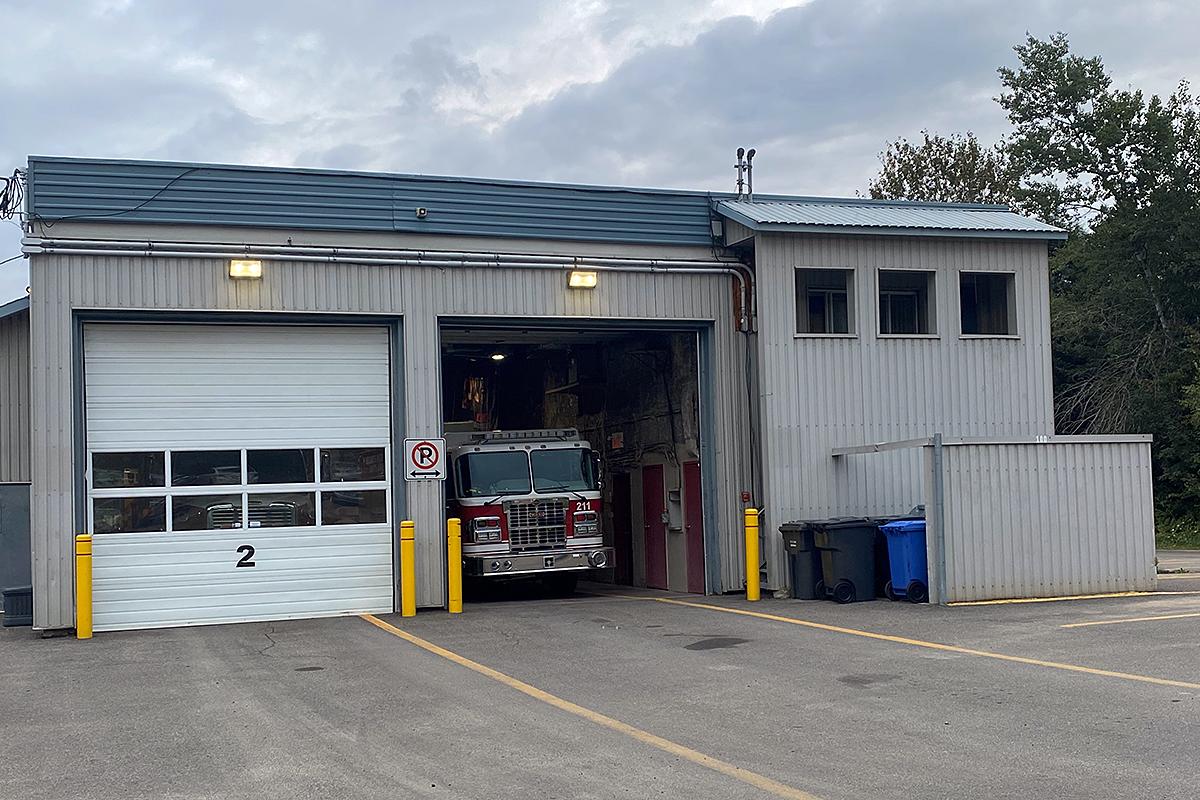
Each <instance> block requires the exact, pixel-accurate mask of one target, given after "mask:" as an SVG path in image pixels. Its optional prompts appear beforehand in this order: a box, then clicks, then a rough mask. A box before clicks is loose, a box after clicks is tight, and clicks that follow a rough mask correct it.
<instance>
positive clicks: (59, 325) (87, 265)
mask: <svg viewBox="0 0 1200 800" xmlns="http://www.w3.org/2000/svg"><path fill="white" fill-rule="evenodd" d="M143 235H145V232H143ZM230 238H231V239H233V238H235V235H234V234H232V233H231V234H230ZM392 245H393V246H403V242H402V240H393V241H392ZM509 246H510V247H511V246H512V244H511V243H509ZM442 249H449V250H455V249H471V250H487V249H488V241H487V240H480V239H457V238H447V239H446V241H445V243H444V247H443V248H442ZM532 249H533V246H531V250H532ZM702 253H703V255H701V254H700V253H697V252H696V251H694V250H688V251H684V252H681V251H680V250H676V249H673V248H667V247H658V248H652V247H647V248H646V253H645V255H646V257H648V258H671V257H690V258H697V257H708V251H707V250H705V251H702ZM226 268H227V265H226V261H225V260H224V259H170V258H153V259H148V258H138V257H116V256H104V257H91V256H34V257H33V259H32V265H31V273H32V275H31V278H32V282H33V307H32V311H33V317H32V320H33V329H34V337H33V340H34V342H35V343H36V345H37V346H36V349H35V350H34V352H33V359H32V361H33V396H34V397H35V398H37V399H38V400H37V403H36V404H35V406H34V418H33V444H34V459H33V460H34V465H33V466H34V475H36V476H37V477H36V480H35V481H34V493H33V498H32V516H33V536H34V541H33V546H34V583H35V587H36V591H35V597H36V598H38V599H37V601H36V603H37V605H36V608H35V615H36V618H35V624H36V625H38V626H39V627H51V628H53V627H67V626H70V625H72V624H73V619H72V588H71V574H72V568H71V558H72V556H71V541H72V540H71V537H72V534H73V532H74V530H73V529H74V517H73V513H72V509H73V477H74V476H75V475H77V474H78V472H79V470H78V469H77V466H76V465H75V464H74V463H73V458H74V455H73V440H72V428H73V420H72V411H73V409H72V376H71V370H70V369H69V368H68V367H67V365H70V364H71V363H72V362H71V359H72V346H73V341H72V338H73V327H72V311H73V309H159V310H172V309H173V310H240V311H258V310H268V311H286V312H303V313H338V312H353V313H367V314H381V315H401V314H402V315H403V316H404V366H405V374H406V376H407V381H406V385H405V387H404V391H405V397H404V401H405V409H404V410H405V421H406V428H407V430H406V431H405V433H406V435H409V436H414V435H432V434H434V433H436V432H437V431H440V430H441V419H440V418H441V405H440V388H439V387H440V378H439V371H440V353H439V344H438V327H437V319H438V317H439V316H450V315H454V316H465V315H497V316H503V317H506V318H512V317H547V316H548V317H560V318H561V317H593V318H614V319H628V320H636V319H680V320H715V325H714V331H715V333H714V337H715V340H714V345H715V347H714V363H713V373H714V384H715V400H714V405H715V412H716V414H715V419H716V424H715V426H714V427H715V433H716V441H715V442H714V443H713V444H714V449H715V461H716V464H715V467H716V472H717V475H716V485H717V486H718V487H719V490H718V498H717V500H718V504H719V514H718V517H719V519H718V520H717V524H718V525H719V536H720V541H721V543H722V551H723V552H722V578H723V583H724V585H725V586H727V587H738V586H741V585H742V576H741V572H742V570H741V567H740V556H738V553H740V548H741V541H740V540H741V536H740V527H739V526H740V513H741V507H740V503H739V502H738V492H739V491H740V490H741V488H742V487H743V486H744V485H745V484H746V482H747V481H746V480H745V479H744V478H743V476H744V475H745V474H746V473H747V471H748V467H747V466H746V465H747V463H748V462H747V460H748V457H749V451H748V445H747V439H748V437H747V436H746V435H745V425H744V420H745V417H746V412H745V408H746V404H747V395H746V388H745V372H744V367H743V359H744V354H745V346H744V344H743V343H742V341H741V336H742V335H741V334H738V333H737V332H736V331H735V330H734V327H733V311H732V295H733V293H732V291H731V290H730V278H729V277H728V276H724V275H713V276H707V275H700V276H695V275H677V274H663V273H656V274H629V273H607V272H606V273H603V274H602V275H601V279H600V285H599V287H598V288H597V289H596V290H594V291H590V292H568V291H567V290H566V288H565V278H564V273H563V272H561V271H559V270H511V269H497V268H494V267H493V268H480V269H446V270H442V269H436V268H403V267H385V266H378V265H356V264H333V263H307V262H267V263H266V264H265V265H264V276H263V279H262V280H261V281H231V280H229V279H228V278H227V276H226V274H225V273H226ZM407 502H408V514H409V516H410V517H412V518H413V519H414V520H415V521H416V523H417V530H418V559H417V564H418V575H417V587H418V602H419V603H420V604H421V605H424V606H436V605H441V604H442V602H443V580H444V574H445V573H444V569H445V553H444V548H443V547H442V541H443V535H442V530H441V527H442V521H443V517H444V501H443V496H442V487H441V485H440V484H438V483H430V482H419V483H414V484H410V485H409V486H408V495H407Z"/></svg>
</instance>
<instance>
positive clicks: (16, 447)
mask: <svg viewBox="0 0 1200 800" xmlns="http://www.w3.org/2000/svg"><path fill="white" fill-rule="evenodd" d="M30 470H31V464H30V457H29V312H28V311H20V312H17V313H16V314H12V315H11V316H8V317H4V318H3V319H0V483H27V482H28V481H29V476H30Z"/></svg>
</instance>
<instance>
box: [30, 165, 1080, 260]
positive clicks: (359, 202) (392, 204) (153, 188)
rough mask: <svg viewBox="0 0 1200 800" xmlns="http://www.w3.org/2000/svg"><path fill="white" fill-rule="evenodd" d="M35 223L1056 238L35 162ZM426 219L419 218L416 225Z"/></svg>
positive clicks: (765, 205) (759, 206) (876, 204)
mask: <svg viewBox="0 0 1200 800" xmlns="http://www.w3.org/2000/svg"><path fill="white" fill-rule="evenodd" d="M28 187H29V192H28V200H27V207H28V210H29V213H30V215H31V217H32V219H34V220H35V221H39V222H42V223H43V224H44V225H46V226H47V227H50V228H52V227H53V225H54V223H56V222H61V221H66V220H80V221H104V222H111V223H131V222H136V223H161V224H175V225H179V224H184V225H187V224H193V225H224V226H243V227H258V228H285V229H299V230H303V229H307V230H347V231H401V232H405V233H429V234H449V235H473V236H499V237H519V238H527V239H560V240H578V241H607V242H627V243H635V244H680V245H711V244H712V243H713V231H712V218H713V215H714V212H715V213H718V214H722V215H725V216H727V217H729V218H731V219H735V220H737V221H739V222H741V223H743V224H745V225H748V226H749V227H751V228H753V229H755V230H796V231H806V232H826V233H864V234H880V233H890V234H893V235H922V236H924V235H957V236H1019V237H1023V238H1045V239H1061V238H1065V236H1066V234H1065V233H1064V232H1062V231H1060V230H1059V229H1057V228H1053V227H1051V226H1049V225H1043V224H1042V223H1040V222H1036V221H1035V220H1030V219H1027V218H1025V217H1021V216H1019V215H1017V214H1013V213H1012V212H1010V211H1008V210H1007V209H1005V208H1004V207H1003V206H980V205H969V204H949V203H919V202H917V203H914V202H906V201H881V200H844V199H835V198H814V197H798V196H781V195H760V196H759V199H758V200H756V201H755V202H752V203H751V202H745V201H741V200H737V199H735V198H734V196H733V195H731V194H728V193H724V192H703V191H687V190H677V189H639V188H626V187H614V186H592V185H584V184H563V183H536V182H530V181H514V180H495V179H485V178H463V177H445V176H431V175H405V174H387V173H373V172H344V171H337V170H315V169H301V168H296V167H255V166H233V165H223V164H196V163H183V162H168V161H126V160H119V159H89V158H59V157H48V156H30V157H29V172H28ZM418 209H424V210H425V212H426V213H425V214H424V215H420V213H419V211H418Z"/></svg>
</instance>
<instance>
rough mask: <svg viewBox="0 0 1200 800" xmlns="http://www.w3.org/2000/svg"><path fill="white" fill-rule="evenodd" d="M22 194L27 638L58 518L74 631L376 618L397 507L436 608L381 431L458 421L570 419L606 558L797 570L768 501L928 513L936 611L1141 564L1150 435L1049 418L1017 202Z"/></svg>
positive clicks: (1041, 290) (207, 185)
mask: <svg viewBox="0 0 1200 800" xmlns="http://www.w3.org/2000/svg"><path fill="white" fill-rule="evenodd" d="M26 181H27V201H26V204H27V205H26V214H27V217H26V218H27V232H26V238H25V240H24V251H25V253H26V254H27V255H28V257H29V260H30V269H31V287H30V293H29V297H28V302H27V303H25V302H18V303H15V304H10V305H9V306H3V309H4V310H2V311H0V313H3V314H4V318H3V319H0V376H2V377H3V378H4V383H3V386H0V469H2V470H3V472H2V473H0V482H3V483H4V487H3V488H4V490H5V492H6V493H8V494H6V496H9V495H11V494H13V493H17V494H20V493H24V495H25V496H26V497H27V502H28V509H29V513H28V520H29V521H28V531H27V533H28V545H21V546H20V547H28V550H27V551H25V552H20V553H18V556H17V558H18V560H20V561H22V565H23V560H24V559H26V558H27V559H28V564H29V571H28V576H29V577H28V583H29V584H30V585H31V586H32V588H33V604H34V625H35V627H38V628H43V629H56V628H70V627H73V625H74V612H75V603H74V596H73V577H72V576H73V541H74V536H75V535H76V534H77V533H83V532H87V533H91V534H93V548H94V551H93V552H94V557H93V559H94V562H93V563H94V614H95V628H96V630H115V629H132V628H146V627H160V626H171V625H190V624H207V623H219V622H238V621H248V620H268V619H287V618H301V617H313V616H327V615H337V614H349V613H362V612H390V611H392V610H394V609H395V608H396V607H397V603H398V602H399V596H400V592H399V587H398V580H399V575H400V570H399V558H400V548H399V547H398V530H399V523H400V521H401V520H412V521H414V523H415V530H416V548H415V549H416V552H415V558H414V561H415V568H416V592H417V602H418V605H419V606H421V607H427V608H428V607H442V606H443V605H444V604H445V601H446V576H447V563H446V546H445V536H446V531H445V522H446V518H447V503H448V497H449V495H450V494H451V493H450V492H448V491H447V487H446V485H445V484H444V483H443V482H442V481H440V480H429V479H422V476H419V475H415V474H406V454H405V452H404V446H403V443H404V441H405V440H406V439H434V438H440V437H445V436H447V435H448V434H450V435H453V434H455V433H456V432H463V431H491V430H499V431H512V430H529V429H564V428H574V429H577V430H578V431H579V436H580V438H581V439H582V440H584V441H586V442H587V446H588V447H590V448H591V449H592V450H594V451H596V453H597V454H598V462H597V463H598V466H599V473H600V478H601V481H600V486H601V490H600V491H601V504H600V505H601V514H600V516H601V520H602V527H603V536H604V540H605V543H606V545H608V546H611V547H612V548H613V552H614V554H615V558H614V563H613V564H610V565H607V567H606V569H605V570H604V571H603V573H602V575H601V576H600V577H601V578H602V579H603V580H611V581H614V582H617V583H622V584H629V585H634V586H643V587H650V588H658V589H664V590H670V591H676V592H696V593H710V594H715V593H722V592H731V591H738V590H740V589H741V588H742V587H743V586H744V585H745V578H746V575H745V559H744V555H743V547H744V532H743V527H742V515H743V510H744V509H745V508H746V507H750V506H754V507H757V508H761V509H763V525H762V532H761V533H762V540H761V553H762V556H763V558H762V564H761V576H762V580H763V583H764V586H766V587H767V588H770V589H785V588H786V587H787V585H788V569H787V559H786V554H785V552H784V550H783V547H782V543H781V541H780V537H779V535H778V533H777V528H778V526H779V525H780V524H781V523H783V522H787V521H789V520H793V519H813V518H828V517H835V516H840V515H887V514H900V513H904V512H907V511H909V510H910V509H912V508H913V507H914V506H918V505H924V506H925V507H926V515H927V518H928V523H929V530H930V536H929V558H930V569H931V576H936V580H933V578H932V577H931V587H930V589H931V595H932V596H933V597H932V599H934V600H935V601H942V602H944V601H948V600H961V599H976V598H983V597H1015V596H1030V595H1051V594H1075V593H1082V592H1089V591H1113V590H1128V589H1146V588H1151V587H1152V586H1153V582H1154V566H1153V515H1152V511H1151V497H1150V460H1149V459H1150V443H1149V439H1148V437H1058V436H1055V435H1054V417H1053V403H1052V385H1051V359H1050V355H1051V353H1050V321H1049V276H1048V269H1047V253H1048V248H1049V247H1051V246H1053V245H1054V243H1055V242H1057V241H1059V240H1062V239H1064V238H1065V233H1064V232H1062V231H1060V230H1058V229H1056V228H1053V227H1051V226H1048V225H1045V224H1043V223H1040V222H1038V221H1036V220H1033V219H1028V218H1025V217H1022V216H1019V215H1017V214H1015V213H1012V212H1011V211H1009V210H1007V209H1006V208H1003V207H999V206H984V205H951V204H933V203H909V202H891V201H872V200H864V199H852V200H841V199H828V198H814V197H803V196H786V197H785V196H770V197H767V196H761V195H760V196H753V197H750V196H745V195H742V196H735V195H732V194H720V193H712V192H700V191H666V190H655V189H633V188H622V187H608V186H582V185H563V184H546V183H532V182H521V181H504V180H484V179H476V178H451V177H430V176H419V175H399V174H368V173H351V172H335V171H323V170H322V171H318V170H304V169H291V168H260V167H243V166H220V165H208V164H181V163H164V162H141V161H117V160H97V159H74V158H44V157H31V158H30V159H29V164H28V170H27V173H26ZM409 472H410V473H412V472H413V471H412V470H409ZM454 479H455V476H454V475H451V476H450V480H454ZM5 519H6V520H9V521H8V522H7V523H5V524H9V526H10V528H11V525H12V524H14V523H12V522H11V519H9V517H8V516H6V517H5ZM4 541H5V542H6V543H10V542H12V541H16V539H15V538H13V537H7V536H6V538H5V539H4ZM22 541H24V540H22ZM7 546H9V547H10V549H12V546H11V545H7ZM20 547H17V549H18V550H19V549H20ZM3 556H9V557H12V556H11V554H9V553H5V554H0V557H3ZM246 567H251V568H246ZM8 579H9V580H12V578H11V577H10V578H8Z"/></svg>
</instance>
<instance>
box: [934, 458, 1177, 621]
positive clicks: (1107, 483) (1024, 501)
mask: <svg viewBox="0 0 1200 800" xmlns="http://www.w3.org/2000/svg"><path fill="white" fill-rule="evenodd" d="M943 452H944V458H945V468H944V475H945V498H946V499H945V541H946V598H945V599H946V600H947V601H950V602H954V601H962V600H987V599H992V598H1008V597H1053V596H1070V595H1078V594H1092V593H1097V592H1120V591H1133V590H1145V589H1153V588H1154V584H1155V566H1154V511H1153V505H1154V504H1153V494H1152V493H1153V488H1152V483H1151V472H1150V444H1149V443H1148V442H1127V443H1111V442H1110V443H1079V444H1073V443H1049V444H1030V445H1011V444H982V445H962V446H955V447H946V448H944V451H943Z"/></svg>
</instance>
